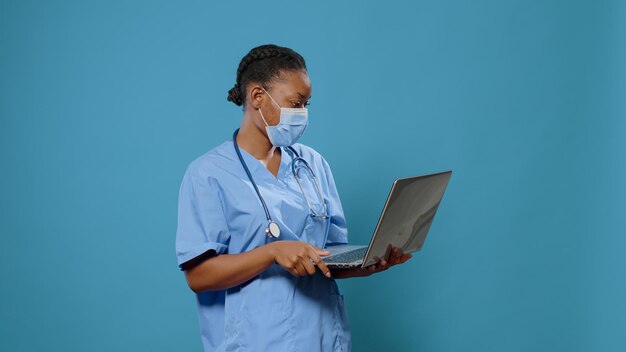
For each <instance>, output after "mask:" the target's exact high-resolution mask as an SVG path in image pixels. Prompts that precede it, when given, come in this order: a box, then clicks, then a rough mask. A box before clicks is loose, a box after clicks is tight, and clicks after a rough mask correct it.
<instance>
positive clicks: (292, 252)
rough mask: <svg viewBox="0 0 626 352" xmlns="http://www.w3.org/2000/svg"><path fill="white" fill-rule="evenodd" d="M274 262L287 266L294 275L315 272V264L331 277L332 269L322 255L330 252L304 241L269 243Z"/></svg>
mask: <svg viewBox="0 0 626 352" xmlns="http://www.w3.org/2000/svg"><path fill="white" fill-rule="evenodd" d="M268 246H269V247H270V253H271V255H272V257H273V258H274V262H276V263H277V264H279V265H280V266H282V267H283V268H285V269H286V270H287V271H289V272H290V273H291V274H292V275H293V276H305V275H313V274H315V265H317V267H318V268H320V270H321V271H322V273H324V275H326V277H330V270H329V269H328V267H327V266H326V263H324V261H323V260H322V258H320V256H327V255H330V252H328V251H325V250H323V249H321V248H319V247H316V246H314V245H312V244H310V243H307V242H302V241H276V242H272V243H270V244H268Z"/></svg>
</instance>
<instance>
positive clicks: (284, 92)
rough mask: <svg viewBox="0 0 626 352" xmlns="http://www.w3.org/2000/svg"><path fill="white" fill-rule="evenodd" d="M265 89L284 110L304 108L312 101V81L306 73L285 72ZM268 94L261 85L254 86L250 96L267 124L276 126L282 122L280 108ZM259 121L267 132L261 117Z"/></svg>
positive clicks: (253, 104) (260, 125)
mask: <svg viewBox="0 0 626 352" xmlns="http://www.w3.org/2000/svg"><path fill="white" fill-rule="evenodd" d="M265 89H266V90H267V93H269V94H270V95H271V96H272V98H274V100H275V101H276V103H277V104H278V105H280V107H283V108H304V107H306V106H307V105H308V104H309V99H311V80H310V79H309V75H308V74H307V72H306V71H283V72H282V73H281V75H280V78H279V79H277V80H275V81H274V82H272V83H271V85H270V86H268V87H265ZM267 93H266V92H265V91H264V90H263V89H261V87H260V86H259V85H254V86H253V88H252V91H251V94H250V97H251V100H252V101H251V103H252V106H253V107H254V108H255V110H259V109H260V110H261V112H262V113H263V116H264V117H265V121H267V124H268V125H270V126H274V125H277V124H278V123H279V122H280V107H279V106H278V105H276V104H275V103H274V102H273V101H272V99H271V98H270V97H269V96H268V95H267ZM259 115H260V114H259ZM258 120H259V121H257V125H259V127H262V129H263V130H265V123H264V122H263V120H262V119H261V117H260V116H259V119H258ZM259 122H260V124H259Z"/></svg>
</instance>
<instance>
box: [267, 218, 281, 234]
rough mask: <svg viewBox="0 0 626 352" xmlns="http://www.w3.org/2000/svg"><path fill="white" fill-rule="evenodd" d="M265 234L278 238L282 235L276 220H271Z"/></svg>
mask: <svg viewBox="0 0 626 352" xmlns="http://www.w3.org/2000/svg"><path fill="white" fill-rule="evenodd" d="M265 234H266V235H267V236H268V237H272V238H278V237H279V236H280V227H279V226H278V224H277V223H276V222H275V221H273V220H270V221H269V223H268V224H267V228H266V229H265Z"/></svg>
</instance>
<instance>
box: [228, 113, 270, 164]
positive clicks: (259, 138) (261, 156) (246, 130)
mask: <svg viewBox="0 0 626 352" xmlns="http://www.w3.org/2000/svg"><path fill="white" fill-rule="evenodd" d="M237 144H238V145H239V148H241V149H243V150H245V151H246V152H248V153H249V154H250V155H252V156H253V157H255V158H256V159H258V160H266V159H269V158H272V157H273V156H274V152H275V151H276V149H277V148H276V147H274V146H273V145H272V143H270V141H269V139H268V138H267V136H265V134H264V133H263V132H262V131H261V130H260V129H259V128H258V127H257V126H256V124H254V122H253V117H252V115H251V114H250V113H249V112H247V111H246V112H245V113H244V117H243V120H242V121H241V126H240V127H239V133H237Z"/></svg>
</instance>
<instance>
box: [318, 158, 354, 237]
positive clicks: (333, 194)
mask: <svg viewBox="0 0 626 352" xmlns="http://www.w3.org/2000/svg"><path fill="white" fill-rule="evenodd" d="M322 163H323V165H324V173H325V174H326V180H327V182H328V198H329V203H330V204H329V207H328V208H329V211H330V227H329V229H328V238H327V240H326V246H332V245H337V244H347V243H348V226H347V224H346V217H345V216H344V213H343V207H342V206H341V200H340V199H339V193H338V192H337V186H336V185H335V179H334V178H333V174H332V172H331V171H330V166H329V165H328V162H326V160H325V159H324V158H322Z"/></svg>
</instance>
